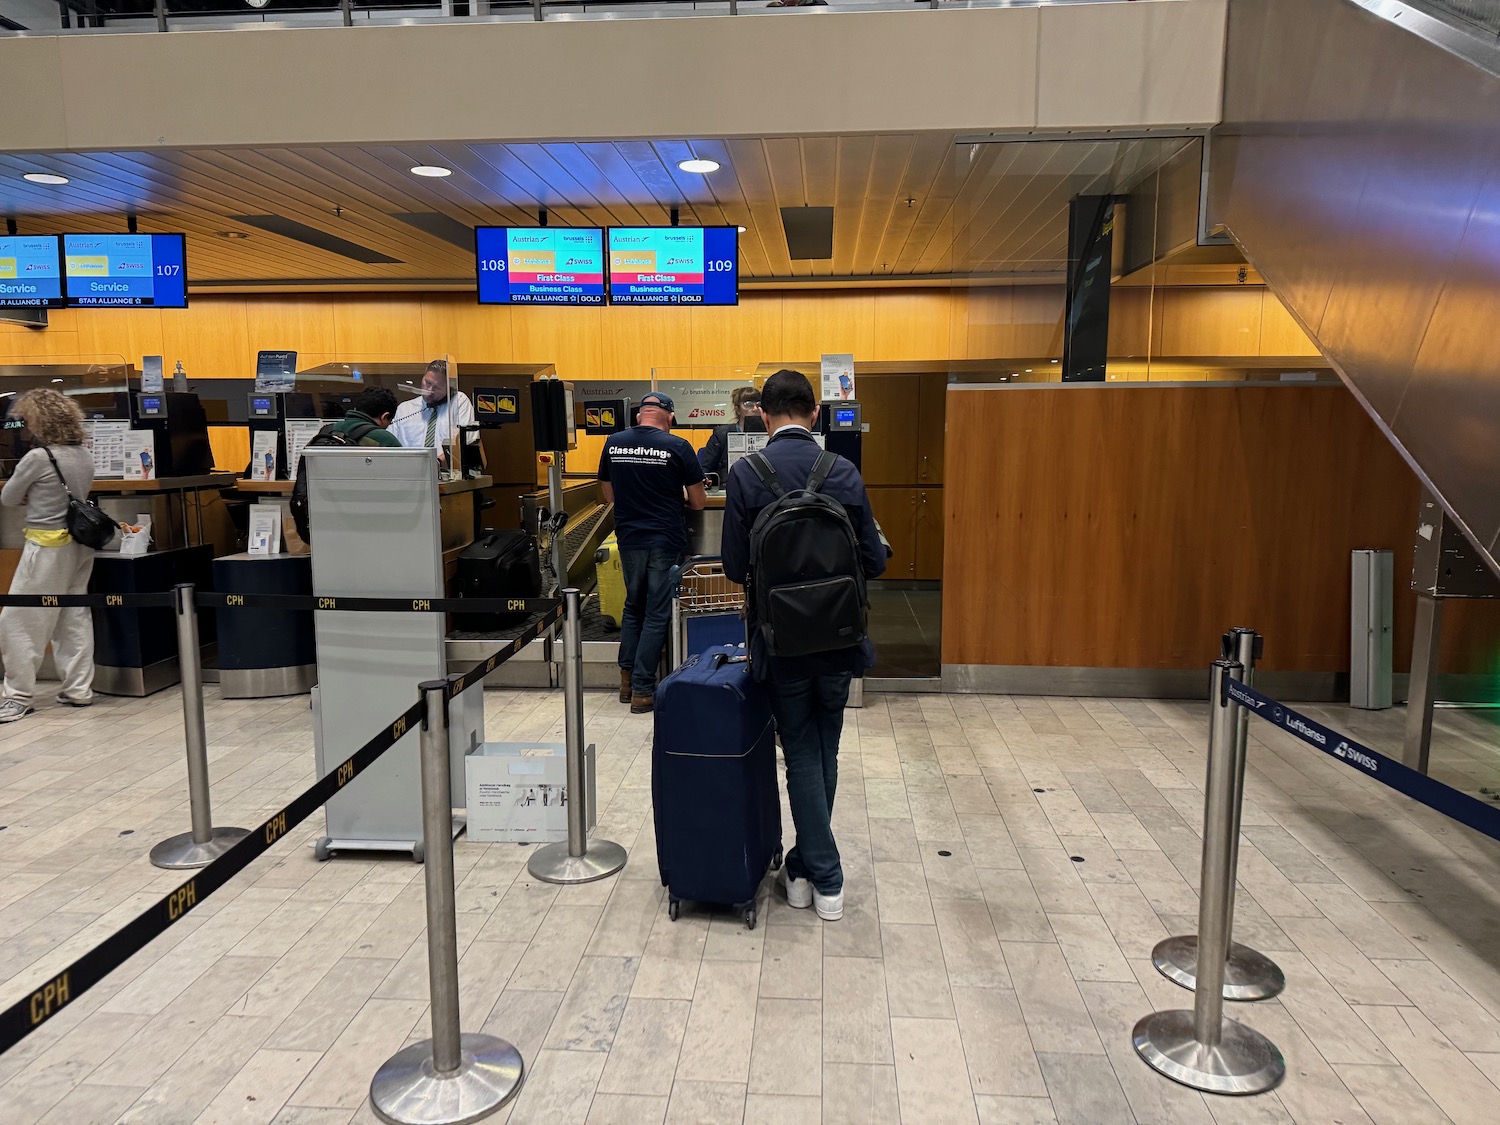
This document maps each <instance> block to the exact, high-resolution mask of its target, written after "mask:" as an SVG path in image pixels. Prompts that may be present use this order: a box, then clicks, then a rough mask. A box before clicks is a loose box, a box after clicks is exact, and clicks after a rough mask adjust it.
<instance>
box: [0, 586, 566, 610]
mask: <svg viewBox="0 0 1500 1125" xmlns="http://www.w3.org/2000/svg"><path fill="white" fill-rule="evenodd" d="M193 602H194V604H195V605H197V606H198V608H199V609H281V610H293V611H298V610H309V609H325V610H327V609H333V610H351V611H356V612H359V613H527V614H530V613H543V612H545V611H547V610H549V609H553V608H555V607H558V606H560V605H562V602H560V601H559V600H558V599H557V598H355V597H343V596H327V595H321V596H314V595H312V594H220V593H216V592H213V591H208V590H203V591H199V592H197V593H196V594H194V595H193ZM3 604H4V603H3V602H0V605H3ZM48 604H52V603H48ZM166 604H169V605H170V604H171V598H170V595H168V600H167V603H166Z"/></svg>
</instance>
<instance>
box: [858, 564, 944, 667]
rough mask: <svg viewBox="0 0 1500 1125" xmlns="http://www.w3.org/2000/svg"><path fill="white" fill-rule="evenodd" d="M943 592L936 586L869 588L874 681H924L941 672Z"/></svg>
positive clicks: (876, 584)
mask: <svg viewBox="0 0 1500 1125" xmlns="http://www.w3.org/2000/svg"><path fill="white" fill-rule="evenodd" d="M942 623H943V591H942V584H941V583H938V582H923V583H910V582H906V583H887V582H874V583H872V584H871V586H870V638H871V639H872V640H873V641H874V642H875V658H876V664H875V667H874V668H872V669H870V672H869V674H870V676H871V677H874V678H877V679H927V678H932V679H935V678H936V677H938V676H940V675H941V674H942V671H943V667H942V653H941V650H940V644H939V642H940V640H941V633H942Z"/></svg>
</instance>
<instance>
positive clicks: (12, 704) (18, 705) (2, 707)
mask: <svg viewBox="0 0 1500 1125" xmlns="http://www.w3.org/2000/svg"><path fill="white" fill-rule="evenodd" d="M32 710H33V708H32V707H31V705H30V704H27V703H22V702H21V701H20V700H17V699H7V700H6V701H5V702H4V703H0V723H13V722H15V721H16V720H17V719H24V718H25V717H26V716H27V715H29V714H31V712H32ZM804 882H805V880H804Z"/></svg>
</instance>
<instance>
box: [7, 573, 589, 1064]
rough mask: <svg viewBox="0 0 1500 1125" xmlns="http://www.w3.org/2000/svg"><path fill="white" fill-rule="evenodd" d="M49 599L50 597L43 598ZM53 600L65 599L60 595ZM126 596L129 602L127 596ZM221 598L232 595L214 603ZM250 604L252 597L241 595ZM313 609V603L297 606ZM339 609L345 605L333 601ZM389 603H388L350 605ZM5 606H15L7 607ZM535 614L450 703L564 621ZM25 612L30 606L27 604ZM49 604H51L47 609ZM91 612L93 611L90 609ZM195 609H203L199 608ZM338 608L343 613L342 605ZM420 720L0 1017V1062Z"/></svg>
mask: <svg viewBox="0 0 1500 1125" xmlns="http://www.w3.org/2000/svg"><path fill="white" fill-rule="evenodd" d="M42 596H48V595H42ZM58 596H59V598H61V597H63V595H58ZM113 596H115V595H75V597H79V598H82V597H89V598H97V597H113ZM126 596H129V595H126ZM148 596H152V597H160V598H162V599H164V604H167V605H170V604H171V599H172V596H173V595H172V594H162V595H148ZM215 596H218V597H226V596H232V595H215ZM245 596H246V597H249V596H250V595H245ZM296 600H301V601H313V600H314V599H312V598H302V599H296ZM339 600H340V601H341V602H342V601H344V600H345V599H339ZM352 600H360V601H365V600H374V601H382V602H384V601H388V600H390V599H352ZM10 601H11V602H13V601H14V599H10ZM534 601H535V602H536V604H537V605H538V607H539V608H544V609H546V610H547V612H546V613H545V614H544V615H543V616H542V617H541V618H540V619H538V620H537V621H536V622H534V623H533V624H531V625H529V626H527V628H526V630H525V632H523V633H522V634H521V635H520V636H518V637H516V638H515V639H514V640H512V641H509V642H507V643H506V644H505V645H504V646H503V647H502V648H500V649H499V650H498V651H497V652H496V653H495V654H494V655H493V656H490V657H487V658H486V659H484V660H481V661H480V662H479V663H478V664H476V665H474V667H472V668H470V669H469V670H468V671H467V672H465V673H463V674H462V675H458V676H450V677H449V678H448V695H449V698H452V697H453V696H456V695H458V694H459V693H461V692H464V691H467V690H468V689H469V688H471V687H473V686H474V685H475V684H478V683H481V682H483V680H484V677H485V676H487V675H489V673H491V672H493V671H494V670H495V669H496V668H497V667H499V666H500V665H501V664H504V663H505V662H506V661H507V660H509V659H510V658H511V657H512V656H514V655H515V654H516V653H517V652H519V651H520V650H521V649H522V648H523V647H524V646H525V645H527V644H528V643H530V642H531V641H533V640H535V639H536V638H537V637H538V636H540V635H541V634H542V633H543V632H544V631H545V630H547V629H548V628H550V627H551V626H552V625H553V624H554V623H555V622H557V621H558V620H559V619H560V618H561V617H562V615H563V603H562V602H561V601H557V600H543V599H534ZM27 604H30V603H29V602H28V603H27ZM49 604H51V603H49ZM89 604H93V603H92V602H91V603H89ZM200 604H201V601H200ZM339 608H341V609H342V608H345V607H344V606H343V605H341V606H340V607H339ZM425 715H426V705H425V702H424V701H423V700H422V699H419V700H418V701H417V702H416V703H413V704H412V705H411V706H410V707H408V708H407V709H406V710H405V711H403V712H402V713H401V714H400V715H397V716H396V718H395V719H394V720H392V721H391V722H390V723H389V724H387V725H386V726H385V727H384V728H383V729H382V730H381V731H380V733H379V734H377V735H376V736H375V737H374V738H372V739H370V741H368V742H366V743H365V744H364V745H363V746H361V747H360V748H359V749H358V750H356V751H355V752H354V753H352V754H350V755H349V757H347V758H345V759H344V760H343V761H342V762H340V763H339V764H338V765H337V766H335V767H334V768H333V769H332V770H330V771H329V772H328V773H326V774H324V775H323V776H322V777H321V778H319V779H318V780H317V781H315V782H313V784H312V785H311V786H310V787H309V788H307V789H306V790H305V791H304V792H303V793H301V794H300V795H299V796H298V797H296V798H294V799H293V800H292V801H291V803H289V804H288V805H287V806H286V807H285V808H283V809H282V810H281V811H280V812H278V813H275V814H273V815H272V816H271V817H270V818H268V819H267V820H265V821H264V822H263V823H262V824H261V825H260V826H259V827H258V828H256V829H255V830H254V831H252V832H251V833H250V834H249V835H248V836H246V837H244V838H243V839H241V840H240V842H239V843H237V844H235V845H234V846H233V847H231V848H230V849H229V850H228V851H226V852H225V853H224V854H223V855H222V856H220V857H219V858H218V859H216V860H214V861H213V862H212V863H210V864H208V865H207V866H206V867H204V868H203V869H202V870H200V871H199V872H198V873H197V874H196V875H194V876H193V877H192V878H191V879H189V880H188V881H187V882H185V883H183V884H182V885H181V886H179V887H178V888H177V889H176V890H174V891H171V892H170V893H168V894H167V895H166V896H165V897H163V898H162V899H161V900H159V901H158V902H156V903H155V904H154V905H152V906H151V907H150V908H148V909H147V910H145V911H143V912H142V913H140V914H138V915H137V916H136V917H135V918H134V919H132V920H131V921H130V922H128V923H126V925H125V926H124V927H123V928H122V929H120V930H118V931H116V932H115V933H113V934H111V935H110V936H109V937H107V938H105V939H104V940H103V941H102V942H100V943H99V944H98V945H96V946H95V947H94V948H93V949H91V950H89V951H88V952H87V953H85V954H84V955H83V956H82V957H79V958H78V959H77V960H76V961H74V962H73V963H72V964H71V965H69V966H68V967H67V968H66V969H64V970H62V972H60V973H58V974H56V975H55V976H53V977H52V978H51V979H49V980H48V981H47V982H46V983H45V984H43V985H42V986H41V987H40V988H38V989H36V990H35V991H34V992H32V993H31V994H30V995H29V996H27V997H25V998H23V999H21V1000H19V1001H17V1002H16V1003H14V1004H12V1005H11V1006H10V1007H9V1008H7V1009H5V1011H4V1012H0V1054H4V1053H5V1052H6V1051H8V1050H10V1048H12V1047H14V1046H15V1045H16V1044H17V1043H19V1042H20V1041H21V1040H22V1039H24V1038H26V1036H28V1035H30V1034H31V1033H32V1032H33V1031H35V1030H36V1029H37V1028H38V1027H40V1026H41V1025H42V1024H44V1023H46V1022H47V1021H48V1020H49V1019H51V1018H52V1017H53V1016H55V1015H57V1013H58V1012H60V1011H62V1009H64V1008H65V1007H67V1006H68V1005H69V1004H70V1003H72V1002H73V1001H74V1000H76V999H78V997H80V996H82V995H83V993H84V992H86V991H87V990H88V989H89V988H91V987H93V986H94V985H96V984H98V983H99V982H100V981H101V980H103V979H104V978H105V977H106V976H108V975H109V974H110V973H111V972H113V971H114V970H115V969H117V968H119V967H120V966H121V965H122V964H124V963H125V962H126V961H127V960H128V959H129V958H131V957H132V956H134V955H135V954H136V953H138V952H140V950H142V949H143V948H145V947H146V945H147V944H148V943H150V942H151V941H152V940H154V939H155V938H157V937H159V936H160V935H161V934H162V933H163V932H164V931H165V930H166V929H167V928H168V927H170V926H172V925H173V924H174V923H176V922H179V921H181V920H182V919H183V918H184V917H185V916H186V915H187V914H188V913H189V912H190V911H191V910H192V909H193V908H194V907H196V906H197V905H198V904H199V903H201V902H202V901H203V900H204V899H206V898H207V897H208V896H209V895H211V894H212V893H213V892H214V891H216V890H218V889H219V888H220V887H222V886H223V885H224V884H225V883H227V882H228V881H229V880H230V879H232V878H233V877H234V876H235V875H238V874H239V873H240V872H241V871H243V870H244V869H245V868H246V867H248V866H249V865H250V864H251V863H252V862H254V861H255V860H256V859H258V858H259V857H260V856H261V855H263V854H264V853H265V852H266V851H267V850H268V849H269V848H270V847H271V845H273V844H275V843H276V842H277V841H278V840H280V839H281V838H282V837H283V836H285V835H286V834H287V833H288V832H290V831H291V830H292V829H293V828H295V827H296V826H297V825H299V824H301V823H302V822H303V821H304V820H306V819H307V818H308V817H309V816H311V815H312V814H313V813H314V812H316V811H317V810H318V809H319V808H321V807H322V806H323V805H324V804H326V803H327V802H328V800H329V799H330V798H331V797H333V795H334V794H335V793H337V792H338V791H339V790H340V789H342V788H343V787H344V786H346V785H348V784H349V782H351V781H353V780H354V779H355V778H356V777H358V776H359V775H360V774H361V773H363V772H364V771H365V770H367V769H369V767H370V766H371V765H372V764H373V763H374V762H375V760H376V759H377V758H379V757H380V756H381V755H382V754H384V753H385V752H386V751H387V750H389V749H390V748H391V747H392V746H394V745H395V744H396V743H397V742H399V741H400V740H401V738H402V737H403V736H405V735H406V733H407V732H408V731H410V730H414V729H416V728H417V727H418V726H420V725H421V724H422V722H423V719H424V717H425Z"/></svg>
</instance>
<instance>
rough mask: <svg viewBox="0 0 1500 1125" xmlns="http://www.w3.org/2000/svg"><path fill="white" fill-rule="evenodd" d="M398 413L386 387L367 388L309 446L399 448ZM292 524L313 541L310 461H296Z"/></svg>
mask: <svg viewBox="0 0 1500 1125" xmlns="http://www.w3.org/2000/svg"><path fill="white" fill-rule="evenodd" d="M395 414H396V395H395V392H393V391H391V390H390V389H389V388H387V387H366V388H365V389H364V390H362V391H360V392H359V394H357V395H355V396H354V401H353V402H352V403H350V404H349V410H348V412H347V413H346V414H345V415H344V416H343V417H342V418H340V419H339V420H338V421H337V422H330V423H328V425H326V426H324V427H323V428H322V429H321V430H319V431H318V432H317V433H316V434H315V435H314V436H313V438H312V440H311V441H309V442H308V443H307V444H308V445H309V446H310V447H312V448H313V449H319V448H322V447H324V446H332V447H334V448H338V447H340V446H355V445H363V446H379V447H383V448H385V449H400V448H401V443H400V442H399V441H397V440H396V435H395V434H393V433H391V429H390V427H391V419H392V418H393V417H394V416H395ZM288 507H290V508H291V512H292V525H293V526H294V527H295V528H296V530H297V536H298V538H300V539H301V540H302V541H303V542H304V543H311V542H312V528H311V526H310V525H309V522H308V514H307V462H306V461H305V460H304V459H303V458H302V457H301V456H300V455H299V456H298V458H297V483H296V484H294V485H292V497H291V503H290V504H289V505H288Z"/></svg>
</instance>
